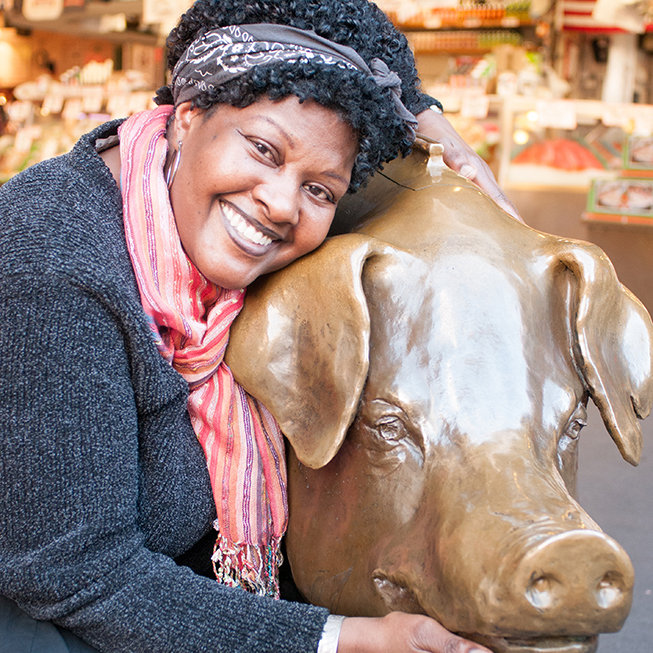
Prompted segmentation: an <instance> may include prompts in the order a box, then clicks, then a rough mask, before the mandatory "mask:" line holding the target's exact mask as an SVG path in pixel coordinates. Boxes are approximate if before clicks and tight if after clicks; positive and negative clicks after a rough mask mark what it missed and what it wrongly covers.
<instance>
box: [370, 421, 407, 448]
mask: <svg viewBox="0 0 653 653" xmlns="http://www.w3.org/2000/svg"><path fill="white" fill-rule="evenodd" d="M374 427H375V428H376V430H377V431H378V432H379V434H380V435H382V436H383V439H384V440H387V441H390V442H395V443H396V442H399V441H400V440H403V439H404V438H405V437H406V429H405V427H404V424H403V422H402V421H401V419H399V417H395V416H393V415H386V416H384V417H382V418H381V419H379V420H377V422H376V424H375V425H374Z"/></svg>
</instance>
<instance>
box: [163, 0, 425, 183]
mask: <svg viewBox="0 0 653 653" xmlns="http://www.w3.org/2000/svg"><path fill="white" fill-rule="evenodd" d="M251 23H278V24H283V25H290V26H293V27H297V28H300V29H306V30H313V31H314V32H316V33H317V34H318V35H320V36H322V37H324V38H327V39H329V40H331V41H335V42H336V43H341V44H344V45H348V46H349V47H352V48H353V49H354V50H356V51H357V52H358V54H359V55H360V56H361V57H362V58H363V59H364V60H365V61H366V62H367V63H368V64H369V62H370V61H371V60H372V59H373V58H375V57H378V58H380V59H382V60H383V61H385V62H386V64H387V65H388V67H389V68H390V70H393V71H394V72H396V73H397V74H398V75H399V77H400V78H401V80H402V101H403V102H404V104H405V105H406V106H407V107H408V108H409V109H410V110H411V111H413V112H414V113H418V112H419V111H422V110H423V109H425V108H426V107H428V106H429V105H430V104H432V103H433V100H432V98H429V97H428V96H425V95H423V94H421V93H420V92H419V81H418V79H417V73H416V70H415V63H414V59H413V55H412V53H411V51H410V49H409V47H408V43H407V41H406V38H405V37H404V36H403V35H402V34H401V33H400V32H398V31H397V29H395V27H394V26H393V25H392V23H390V21H389V20H388V19H387V17H386V16H385V14H383V12H382V11H381V10H380V9H379V8H378V7H377V6H376V5H375V4H373V3H372V2H368V0H196V2H195V3H194V4H193V5H192V6H191V8H190V9H189V10H188V11H187V12H186V13H185V14H184V15H183V16H182V17H181V19H180V21H179V23H178V25H177V26H176V27H175V28H174V29H173V30H172V32H171V33H170V35H169V36H168V39H167V42H166V45H167V51H168V67H169V69H170V70H172V69H173V68H174V66H175V64H176V63H177V61H178V60H179V58H180V57H181V56H182V55H183V53H184V52H185V51H186V49H187V48H188V46H189V45H190V44H191V43H192V42H193V41H194V40H196V39H197V38H199V37H200V36H202V35H203V34H205V33H206V32H207V31H209V30H211V29H214V28H216V27H225V26H227V25H246V24H251ZM263 95H266V96H267V97H269V98H270V99H272V100H276V99H282V98H284V97H287V96H289V95H295V96H297V97H299V99H300V101H305V100H308V99H311V100H314V101H316V102H318V103H319V104H321V105H323V106H325V107H327V108H329V109H332V110H334V111H336V112H337V113H338V114H339V115H340V116H341V117H342V118H343V120H345V121H346V122H347V123H349V124H350V125H351V126H352V127H353V128H354V130H355V131H356V133H357V134H358V143H359V153H358V156H357V158H356V162H355V163H354V169H353V171H352V178H351V183H350V186H349V190H350V191H351V192H353V191H355V190H356V189H357V188H359V187H360V186H361V185H362V184H363V183H364V182H365V180H366V179H367V178H368V176H369V175H370V174H372V173H373V172H374V170H377V169H380V168H381V167H382V165H383V163H385V162H386V161H390V160H391V159H393V158H395V157H396V156H397V155H398V154H400V153H401V154H406V153H407V152H408V151H409V149H410V146H411V138H410V136H409V132H408V131H407V129H406V125H405V123H404V122H403V120H402V119H401V118H400V117H399V116H398V115H397V113H396V111H395V109H394V103H393V101H392V97H391V91H390V90H389V89H383V88H380V87H379V86H377V84H376V83H375V82H374V81H373V80H372V79H371V78H370V77H369V76H367V75H365V74H364V73H362V72H359V71H353V70H348V69H343V68H340V67H338V66H319V65H315V64H313V63H311V62H308V61H306V62H298V63H292V64H289V63H274V64H269V65H264V66H258V67H256V68H253V69H252V70H250V71H248V72H247V73H245V74H244V75H242V76H240V77H238V78H236V79H233V80H231V81H229V82H227V83H226V84H224V85H222V86H220V87H218V88H215V89H212V90H211V91H210V92H205V93H203V94H202V95H200V96H199V97H197V98H195V100H193V102H194V104H195V105H196V106H198V107H200V108H203V109H207V110H210V109H211V107H213V106H215V105H217V104H225V103H226V104H231V105H234V106H239V107H245V106H247V105H249V104H251V103H253V102H255V101H256V100H257V99H258V98H259V97H261V96H263ZM156 102H157V103H158V104H172V103H173V100H172V93H171V91H170V89H169V87H166V86H164V87H163V88H161V89H159V90H158V91H157V97H156Z"/></svg>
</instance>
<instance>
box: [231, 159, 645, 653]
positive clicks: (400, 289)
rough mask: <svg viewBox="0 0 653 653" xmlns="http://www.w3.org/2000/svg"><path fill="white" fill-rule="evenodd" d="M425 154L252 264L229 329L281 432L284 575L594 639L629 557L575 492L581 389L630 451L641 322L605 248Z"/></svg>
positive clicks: (580, 651) (390, 603)
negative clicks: (304, 241) (291, 256)
mask: <svg viewBox="0 0 653 653" xmlns="http://www.w3.org/2000/svg"><path fill="white" fill-rule="evenodd" d="M426 162H427V157H426V155H422V154H414V155H412V156H411V157H410V158H408V159H406V160H404V161H400V162H398V163H397V164H395V165H393V166H388V170H387V172H386V174H387V175H388V177H391V178H392V179H393V180H394V181H391V180H389V179H387V178H384V177H378V178H377V179H375V182H374V183H373V184H372V185H371V186H370V187H369V188H368V190H367V192H366V194H365V195H364V196H359V197H356V196H355V197H354V198H352V202H350V204H349V206H348V207H344V209H343V211H341V215H340V216H339V219H340V224H347V223H349V224H351V223H352V222H353V221H358V222H362V226H361V227H360V228H359V229H358V231H357V233H355V234H348V235H343V236H338V237H335V238H332V239H331V240H329V241H328V242H327V243H325V244H324V245H323V246H322V247H321V248H320V249H319V250H318V251H317V252H315V253H313V254H311V255H309V256H308V257H305V258H304V259H301V260H299V261H297V262H296V263H295V264H293V265H292V266H290V267H289V268H286V269H285V270H282V271H280V272H278V273H275V274H274V275H272V276H270V277H268V278H267V279H263V280H261V282H260V283H258V284H257V285H256V287H255V288H252V289H251V290H250V291H249V292H248V296H247V300H246V305H245V309H244V310H243V312H242V314H241V316H240V317H239V318H238V320H237V322H236V325H235V326H234V328H233V329H232V336H231V342H230V345H229V350H228V354H227V361H228V363H229V365H230V366H231V367H232V370H233V371H234V374H235V376H236V378H237V379H238V380H239V381H240V383H242V384H243V385H244V386H245V388H246V389H247V390H248V392H250V393H251V394H253V395H255V396H257V397H259V398H260V399H261V400H262V401H263V402H264V403H265V404H266V405H267V406H268V408H270V410H271V411H272V413H273V414H274V415H275V417H276V418H277V419H278V420H279V422H280V424H281V426H282V429H283V431H284V433H285V434H286V436H287V438H288V440H289V442H290V443H291V445H292V450H291V451H290V453H289V502H290V527H289V531H288V536H287V546H288V555H289V559H290V563H291V566H292V570H293V575H294V577H295V580H296V582H297V585H298V587H299V589H300V590H301V591H302V593H303V594H304V595H305V596H306V597H307V598H308V599H309V600H310V601H312V602H314V603H317V604H320V605H325V606H327V607H329V608H330V609H331V610H332V611H333V612H336V613H341V614H348V615H356V614H367V615H380V614H385V613H386V612H388V611H390V610H397V609H399V610H407V611H413V612H424V613H426V614H429V615H432V616H433V617H435V618H437V619H438V620H439V621H441V622H442V623H443V624H444V625H445V626H446V627H447V628H449V629H450V630H453V631H456V632H461V633H465V634H466V635H467V636H469V637H470V638H472V639H476V640H478V641H480V642H483V643H485V644H487V645H488V646H490V647H492V648H493V649H494V650H496V651H501V652H504V651H510V652H511V653H518V652H522V651H528V652H533V653H535V652H538V653H539V652H543V651H550V652H551V651H555V652H557V653H591V651H594V650H595V649H596V637H595V636H596V634H597V633H600V632H609V631H614V630H618V629H619V628H620V627H621V625H622V623H623V621H624V619H625V618H626V616H627V614H628V610H629V607H630V602H631V597H632V586H633V570H632V565H631V563H630V560H629V559H628V556H627V555H626V553H625V552H624V551H623V549H622V548H621V547H620V546H619V544H617V543H616V542H615V541H614V540H613V539H611V538H610V537H609V536H607V535H606V534H604V533H602V532H601V531H600V529H599V528H598V526H597V525H596V524H595V523H594V521H593V520H592V519H591V517H590V516H589V515H588V514H587V513H586V512H585V511H584V510H583V508H582V507H581V506H580V505H579V504H578V503H577V501H576V500H575V499H574V493H575V479H576V465H577V454H576V446H577V442H578V437H579V435H580V431H581V428H582V425H583V423H584V419H585V406H586V403H587V401H588V400H589V399H591V400H592V401H593V402H594V403H595V404H596V405H597V406H598V408H599V410H600V413H601V416H602V419H603V421H604V424H605V426H606V429H607V430H608V432H609V433H610V435H611V436H612V438H613V440H614V442H615V444H616V445H617V447H618V448H619V451H620V452H621V454H622V456H623V457H624V458H625V459H626V460H627V461H629V462H631V463H636V462H637V461H638V459H639V456H640V451H641V432H640V428H639V424H638V420H639V419H642V418H644V417H645V416H646V415H647V414H648V412H649V411H650V408H651V403H652V402H653V324H652V323H651V319H650V317H649V315H648V313H647V312H646V310H645V309H644V308H643V306H642V305H641V304H640V303H639V302H638V301H637V300H636V299H635V298H634V297H633V295H632V294H631V293H629V292H628V291H627V290H626V289H625V288H624V287H623V286H622V285H621V284H620V283H619V282H618V280H617V278H616V276H615V274H614V270H613V268H612V266H611V264H610V262H609V261H608V259H607V257H606V256H605V254H604V253H603V252H602V251H601V250H599V249H598V248H596V247H594V246H592V245H589V244H587V243H581V242H578V241H572V240H568V239H563V238H558V237H555V236H551V235H548V234H544V233H541V232H538V231H535V230H533V229H530V228H529V227H527V226H524V225H523V224H520V223H518V222H516V221H515V220H513V219H512V218H510V217H508V216H507V215H506V214H504V213H503V212H502V211H501V210H499V209H498V208H497V207H496V206H495V205H494V204H493V203H492V202H491V201H490V200H489V199H488V198H487V197H486V196H485V195H483V194H482V193H481V192H479V191H478V190H477V189H476V188H475V187H474V186H473V185H472V184H470V183H469V182H467V181H466V180H464V179H462V178H461V177H459V176H458V175H456V174H454V173H452V172H451V171H449V170H443V171H441V172H438V171H437V166H436V167H435V168H434V169H436V174H435V175H434V177H433V178H432V177H431V176H430V175H429V173H428V171H427V166H426ZM432 168H433V166H432ZM397 182H398V183H397ZM581 437H582V436H581Z"/></svg>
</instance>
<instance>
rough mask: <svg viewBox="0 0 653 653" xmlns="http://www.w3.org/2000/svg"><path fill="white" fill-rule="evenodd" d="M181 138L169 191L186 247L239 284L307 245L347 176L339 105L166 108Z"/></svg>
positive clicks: (213, 273)
mask: <svg viewBox="0 0 653 653" xmlns="http://www.w3.org/2000/svg"><path fill="white" fill-rule="evenodd" d="M168 138H169V141H170V145H171V148H175V149H176V148H177V142H178V141H179V140H181V141H182V143H183V144H182V149H181V159H180V164H179V168H178V171H177V174H176V176H175V178H174V181H173V184H172V187H171V189H170V200H171V203H172V209H173V212H174V215H175V220H176V222H177V229H178V230H179V236H180V238H181V243H182V245H183V247H184V250H185V251H186V254H187V256H188V257H189V258H190V260H191V261H192V262H193V263H194V264H195V266H197V268H198V269H199V271H200V272H201V273H202V274H203V275H204V276H205V277H206V278H207V279H209V280H210V281H212V282H213V283H216V284H218V285H220V286H222V287H224V288H243V287H245V286H247V285H248V284H250V283H251V282H252V281H254V279H256V278H257V277H258V276H259V275H261V274H265V273H267V272H271V271H272V270H277V269H279V268H281V267H283V266H285V265H287V264H288V263H290V262H291V261H294V260H295V259H296V258H298V257H300V256H302V255H303V254H306V253H307V252H310V251H311V250H313V249H315V248H316V247H317V246H318V245H319V244H320V243H321V242H322V241H323V240H324V238H325V237H326V234H327V232H328V230H329V226H330V225H331V221H332V220H333V216H334V213H335V209H336V204H337V203H338V200H339V199H340V198H341V197H342V196H343V195H344V194H345V192H346V191H347V188H348V186H349V180H350V176H351V170H352V167H353V164H354V159H355V157H356V153H357V147H358V143H357V140H356V136H355V134H354V131H353V129H352V128H351V127H350V126H348V125H347V124H346V123H345V122H343V121H342V120H341V119H340V118H339V117H338V115H337V114H336V113H335V112H333V111H331V110H329V109H326V108H324V107H322V106H320V105H319V104H317V103H315V102H313V101H306V102H304V103H303V104H300V103H299V100H298V99H297V98H296V97H295V96H290V97H288V98H286V99H284V100H281V101H279V102H272V101H271V100H268V99H267V98H266V99H262V100H259V101H257V102H255V103H254V104H251V105H250V106H248V107H246V108H244V109H238V108H236V107H232V106H230V105H220V106H218V107H217V108H216V109H215V110H214V111H213V112H212V113H207V112H205V111H202V110H200V109H192V108H191V106H190V103H189V102H186V103H183V104H181V105H180V106H179V107H177V109H176V111H175V120H174V123H173V124H172V125H171V127H170V129H169V134H168Z"/></svg>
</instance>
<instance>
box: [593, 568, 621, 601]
mask: <svg viewBox="0 0 653 653" xmlns="http://www.w3.org/2000/svg"><path fill="white" fill-rule="evenodd" d="M622 592H623V576H622V575H621V574H620V573H619V572H615V571H609V572H608V573H607V574H605V576H603V578H601V580H600V581H599V583H598V585H597V586H596V602H597V603H598V604H599V606H601V607H602V608H606V609H607V608H610V607H612V606H613V605H615V604H616V603H617V602H618V601H619V599H620V598H621V594H622Z"/></svg>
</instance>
